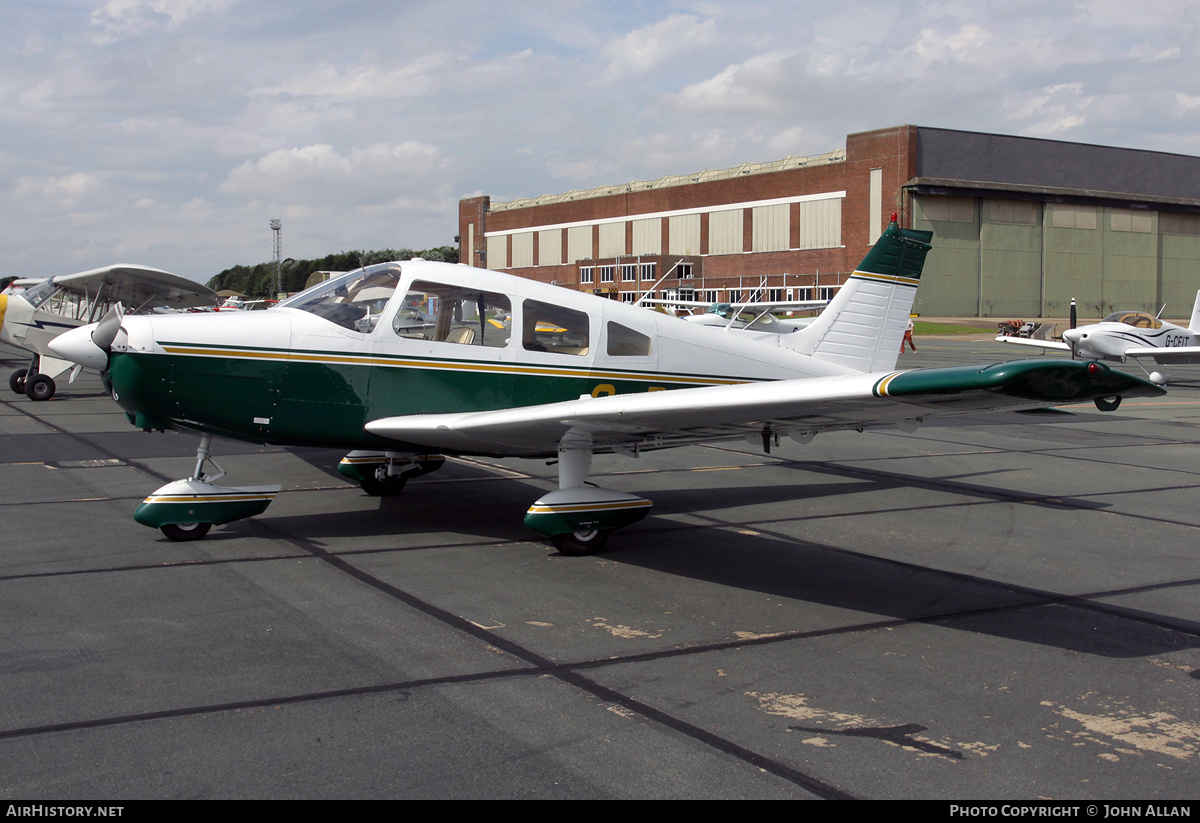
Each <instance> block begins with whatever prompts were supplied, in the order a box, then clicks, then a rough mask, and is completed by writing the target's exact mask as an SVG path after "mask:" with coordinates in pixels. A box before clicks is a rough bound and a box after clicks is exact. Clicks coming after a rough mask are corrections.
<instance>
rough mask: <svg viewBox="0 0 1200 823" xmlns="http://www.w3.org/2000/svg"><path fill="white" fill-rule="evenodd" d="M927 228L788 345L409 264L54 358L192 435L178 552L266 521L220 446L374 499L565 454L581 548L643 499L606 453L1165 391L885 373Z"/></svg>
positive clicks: (534, 522) (572, 526) (545, 500)
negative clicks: (445, 466)
mask: <svg viewBox="0 0 1200 823" xmlns="http://www.w3.org/2000/svg"><path fill="white" fill-rule="evenodd" d="M931 236H932V235H931V233H929V232H921V231H914V230H906V229H901V228H900V227H899V226H898V225H897V224H896V223H895V221H894V220H893V222H892V224H891V225H890V226H889V227H888V229H887V230H886V231H885V232H884V234H883V235H882V236H881V237H880V238H879V240H878V241H877V243H876V244H875V246H874V248H873V249H872V250H871V252H870V253H869V254H868V255H867V257H866V258H865V259H864V260H863V262H862V264H861V265H860V266H859V268H858V270H857V271H855V272H854V274H853V275H852V276H851V277H850V278H849V279H848V280H847V282H846V283H845V284H844V285H843V286H842V288H841V290H840V291H839V292H838V294H837V295H836V296H835V297H834V299H833V300H832V301H831V303H830V304H829V306H828V307H827V308H826V309H825V311H824V312H823V313H822V314H821V315H820V316H819V317H818V318H817V320H816V321H815V322H814V323H812V324H811V325H810V326H808V327H807V328H804V329H801V330H799V331H796V332H794V333H791V334H782V335H761V334H756V333H754V332H750V331H738V330H736V329H729V330H728V331H727V332H725V333H721V332H720V331H719V330H714V329H712V328H705V327H703V326H697V325H695V324H693V323H687V322H684V321H682V320H679V319H678V318H674V317H670V316H667V315H663V314H662V313H659V312H655V311H652V310H649V309H645V308H640V307H635V306H629V305H623V304H621V303H619V302H616V301H612V300H607V299H604V298H600V297H596V296H594V295H589V294H584V293H580V292H574V291H569V290H566V289H562V288H558V287H555V286H550V285H546V284H542V283H537V282H534V281H531V280H526V279H523V278H519V277H514V276H510V275H506V274H502V273H498V272H492V271H484V270H480V269H475V268H469V267H467V266H462V265H448V264H443V263H432V262H426V261H422V260H411V261H405V262H403V263H384V264H380V265H375V266H369V267H367V268H364V269H360V270H357V271H354V272H350V273H348V274H345V275H342V276H340V277H337V278H334V279H331V280H329V281H327V282H325V283H322V284H320V285H318V286H314V287H313V288H311V289H309V290H307V291H305V292H302V293H300V294H299V295H296V296H295V297H293V298H291V299H289V300H287V301H285V302H283V303H281V304H280V305H279V306H278V307H276V308H273V309H270V310H268V311H265V312H254V313H236V312H235V313H232V314H226V313H221V314H208V315H175V316H140V317H124V318H122V317H121V316H120V314H119V312H116V311H113V312H110V313H109V314H108V315H107V316H106V317H105V318H104V319H103V320H102V321H101V322H100V323H99V324H96V325H93V326H89V327H84V328H80V329H77V330H75V331H71V332H68V333H67V334H65V335H63V336H62V337H59V338H58V339H57V340H55V341H54V343H53V344H52V348H53V349H54V351H56V352H57V353H58V354H59V355H60V356H62V357H64V358H67V359H70V360H73V361H74V362H77V363H82V364H84V365H87V366H91V367H94V368H97V369H100V370H101V371H102V376H103V379H104V382H105V384H106V386H107V387H108V389H109V390H110V391H111V393H112V396H113V399H114V400H116V401H117V403H119V404H120V405H121V406H122V408H124V409H125V411H126V412H127V414H128V416H129V419H130V422H131V423H133V424H134V425H136V426H138V427H140V428H143V429H146V430H158V429H168V428H171V429H183V430H190V431H194V432H197V433H198V434H199V435H200V448H199V450H198V452H197V456H196V463H195V470H194V472H193V474H192V476H191V477H190V478H188V479H186V480H181V481H177V482H175V483H171V484H168V485H167V486H165V487H163V488H161V489H159V490H158V491H157V492H155V493H154V494H152V495H151V496H150V497H148V498H147V499H146V501H145V502H143V503H142V505H141V506H139V508H138V510H137V512H135V515H134V516H135V519H136V520H137V521H138V522H140V523H142V524H144V525H147V526H152V527H155V528H160V529H162V531H163V532H164V533H165V534H166V535H167V536H168V537H169V538H171V539H173V540H189V539H198V538H200V537H203V536H204V534H205V533H206V532H207V531H208V529H209V527H210V526H211V525H213V524H220V523H226V522H229V521H232V520H236V519H238V518H241V517H247V516H251V515H255V514H258V513H261V512H262V511H263V510H264V509H265V508H266V506H267V505H268V504H269V503H270V501H271V499H273V498H274V496H275V494H276V493H277V492H278V491H279V489H280V487H279V486H259V487H245V488H234V487H222V486H217V485H214V483H213V481H214V480H215V479H216V478H217V477H219V476H221V475H222V474H223V472H222V471H221V470H220V467H219V466H218V465H216V463H215V461H212V460H211V457H210V448H211V441H212V438H213V437H226V438H236V439H241V440H249V441H256V442H263V443H274V444H284V445H314V446H325V447H342V448H346V449H349V450H351V453H350V454H349V455H348V456H347V458H346V460H345V461H343V464H342V467H341V470H342V472H343V474H345V475H347V476H349V477H352V478H354V479H356V480H358V481H359V482H360V483H361V485H362V487H363V489H364V490H365V491H367V493H369V494H380V495H383V494H394V493H396V492H398V491H399V490H400V489H401V488H402V487H403V486H404V484H405V483H406V482H407V481H408V480H409V479H410V478H412V477H415V476H418V475H420V474H424V473H426V472H428V471H432V470H435V469H436V468H438V467H439V466H440V465H441V464H442V461H443V460H444V456H445V455H482V456H521V457H542V456H544V457H557V458H558V489H556V490H555V491H552V492H550V493H548V494H545V495H544V496H542V497H541V498H540V499H539V500H537V501H535V502H534V503H533V504H532V506H531V507H530V508H529V510H528V511H527V512H526V515H525V523H526V525H527V526H529V527H530V528H531V529H533V530H534V531H537V532H539V533H541V534H543V535H546V536H548V537H550V538H551V540H552V541H553V542H554V544H555V545H556V546H557V547H558V548H559V550H560V551H562V552H564V553H567V554H586V553H590V552H593V551H596V550H598V549H599V548H601V547H602V546H603V545H604V542H605V540H606V539H607V538H608V536H609V534H610V533H611V532H612V531H613V530H614V529H617V528H620V527H622V526H626V525H629V524H630V523H633V522H635V521H637V520H639V519H641V518H642V517H644V516H645V515H646V514H647V512H648V511H649V508H650V505H651V504H650V501H649V500H645V499H643V498H641V497H638V496H636V495H632V494H625V493H621V492H616V491H612V490H608V489H603V488H598V487H596V486H594V485H592V484H590V483H587V482H586V481H587V480H588V476H589V474H590V471H591V464H592V456H593V455H594V454H595V453H597V452H617V453H620V454H625V455H629V456H636V455H637V454H638V453H639V452H640V451H642V450H646V449H657V448H664V447H669V446H678V445H684V444H689V443H702V442H713V441H722V440H741V439H747V438H748V439H751V440H752V441H753V442H755V443H760V444H761V445H762V447H763V448H764V449H765V450H768V451H769V450H770V449H771V448H772V447H774V446H776V445H778V444H779V442H780V441H781V440H783V439H792V440H795V441H798V442H800V443H805V442H807V441H808V440H809V439H811V438H812V437H813V436H814V435H815V434H818V433H820V432H824V431H834V430H845V429H856V430H859V431H862V430H863V429H866V428H879V427H898V428H900V429H901V430H903V431H913V430H915V429H916V427H917V426H919V425H920V424H921V423H922V422H923V421H925V420H928V419H930V418H933V417H940V416H944V415H961V414H970V413H973V412H980V411H991V410H1005V409H1011V410H1025V409H1036V408H1043V407H1047V406H1053V405H1057V404H1064V403H1079V402H1081V401H1088V400H1094V401H1096V403H1097V404H1098V405H1100V406H1101V407H1102V408H1106V409H1111V408H1115V407H1116V406H1117V404H1118V403H1119V402H1120V400H1121V398H1122V397H1138V396H1154V395H1159V394H1162V393H1163V390H1162V389H1160V388H1159V387H1157V386H1154V385H1152V384H1151V383H1148V382H1146V381H1144V380H1141V379H1139V378H1136V377H1132V376H1129V375H1126V374H1124V373H1121V372H1118V371H1113V370H1111V369H1110V368H1109V367H1108V366H1105V365H1102V364H1099V363H1081V362H1074V361H1065V360H1055V361H1045V360H1042V361H1025V362H1014V363H1000V364H996V365H990V366H964V367H958V368H946V369H930V370H916V371H896V370H895V365H896V360H897V353H898V351H899V349H900V340H901V337H902V336H903V334H904V331H905V328H906V326H907V323H908V317H909V311H910V310H911V308H912V304H913V297H914V294H915V292H916V288H917V284H918V282H919V278H920V274H921V268H922V265H923V263H924V260H925V255H926V252H927V251H928V250H929V248H930V246H929V240H930V239H931ZM384 297H386V300H385V301H384V303H383V308H382V310H379V309H378V308H377V307H378V306H379V305H380V300H381V299H383V298H384ZM414 317H418V318H421V320H420V322H416V321H415V320H414V319H413V318H414ZM493 321H494V322H493ZM210 462H211V463H212V464H213V466H214V467H215V469H216V472H215V473H211V474H206V468H207V466H208V464H209V463H210Z"/></svg>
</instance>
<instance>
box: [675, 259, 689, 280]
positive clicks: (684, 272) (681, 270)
mask: <svg viewBox="0 0 1200 823" xmlns="http://www.w3.org/2000/svg"><path fill="white" fill-rule="evenodd" d="M675 274H676V275H677V276H678V277H679V279H680V280H691V279H692V264H691V263H680V264H679V267H678V268H676V269H675Z"/></svg>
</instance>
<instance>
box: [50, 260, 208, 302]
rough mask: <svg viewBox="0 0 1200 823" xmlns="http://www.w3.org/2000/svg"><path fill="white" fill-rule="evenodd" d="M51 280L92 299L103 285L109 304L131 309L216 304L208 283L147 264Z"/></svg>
mask: <svg viewBox="0 0 1200 823" xmlns="http://www.w3.org/2000/svg"><path fill="white" fill-rule="evenodd" d="M54 283H55V284H56V285H58V286H62V287H63V288H65V289H67V290H69V291H72V292H75V293H76V294H81V295H85V296H86V297H88V298H89V299H91V298H95V297H96V295H97V293H98V292H99V291H100V288H101V287H102V286H103V288H104V294H103V297H104V298H105V299H107V300H108V301H109V302H110V303H116V302H120V303H121V304H122V305H125V306H128V307H129V310H130V311H135V310H136V311H145V310H146V309H152V308H156V307H159V306H166V307H168V308H173V309H187V308H193V307H198V306H215V305H216V304H217V293H216V292H215V291H213V290H212V289H210V288H209V287H208V286H205V285H202V284H200V283H197V282H195V281H194V280H189V279H187V278H186V277H181V276H179V275H178V274H171V273H170V272H165V271H162V270H161V269H153V268H150V267H149V266H136V265H129V264H120V265H115V266H105V267H104V268H100V269H92V270H91V271H83V272H79V273H78V274H66V275H61V276H59V277H55V278H54Z"/></svg>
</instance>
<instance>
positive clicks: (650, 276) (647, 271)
mask: <svg viewBox="0 0 1200 823" xmlns="http://www.w3.org/2000/svg"><path fill="white" fill-rule="evenodd" d="M638 268H639V269H641V272H642V279H643V280H651V281H653V280H657V279H658V264H657V263H642V264H640V265H639V266H638Z"/></svg>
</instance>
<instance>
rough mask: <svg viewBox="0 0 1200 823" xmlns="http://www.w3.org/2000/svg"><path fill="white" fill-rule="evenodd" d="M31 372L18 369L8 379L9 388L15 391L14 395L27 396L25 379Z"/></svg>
mask: <svg viewBox="0 0 1200 823" xmlns="http://www.w3.org/2000/svg"><path fill="white" fill-rule="evenodd" d="M28 374H29V372H28V371H27V370H25V369H17V370H16V371H15V372H13V373H12V376H11V377H9V378H8V387H9V388H10V389H12V390H13V393H14V394H25V378H26V376H28Z"/></svg>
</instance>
